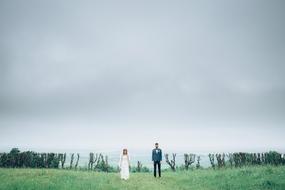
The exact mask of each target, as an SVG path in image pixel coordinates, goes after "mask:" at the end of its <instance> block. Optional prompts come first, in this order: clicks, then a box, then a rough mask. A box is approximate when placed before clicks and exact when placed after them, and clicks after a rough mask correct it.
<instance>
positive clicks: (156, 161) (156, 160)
mask: <svg viewBox="0 0 285 190" xmlns="http://www.w3.org/2000/svg"><path fill="white" fill-rule="evenodd" d="M161 160H162V151H161V149H160V148H158V143H155V149H153V150H152V161H153V167H154V170H153V172H154V177H156V167H158V176H159V177H161V171H160V165H161V164H160V162H161Z"/></svg>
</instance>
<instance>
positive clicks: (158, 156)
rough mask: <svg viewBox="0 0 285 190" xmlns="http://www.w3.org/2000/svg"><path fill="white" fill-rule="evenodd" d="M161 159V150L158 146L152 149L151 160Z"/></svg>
mask: <svg viewBox="0 0 285 190" xmlns="http://www.w3.org/2000/svg"><path fill="white" fill-rule="evenodd" d="M161 160H162V151H161V149H160V148H157V149H156V148H155V149H153V150H152V161H154V162H155V161H161Z"/></svg>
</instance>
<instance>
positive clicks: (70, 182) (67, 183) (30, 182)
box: [0, 166, 285, 190]
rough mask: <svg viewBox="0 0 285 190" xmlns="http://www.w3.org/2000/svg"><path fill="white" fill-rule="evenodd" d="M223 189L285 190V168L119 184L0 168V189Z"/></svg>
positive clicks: (141, 178)
mask: <svg viewBox="0 0 285 190" xmlns="http://www.w3.org/2000/svg"><path fill="white" fill-rule="evenodd" d="M11 189H13V190H16V189H17V190H21V189H28V190H32V189H37V190H46V189H63V190H64V189H66V190H88V189H102V190H117V189H122V190H156V189H158V190H159V189H163V190H179V189H181V190H183V189H185V190H191V189H195V190H199V189H201V190H202V189H203V190H223V189H231V190H235V189H242V190H245V189H256V190H262V189H264V190H268V189H280V190H281V189H282V190H284V189H285V167H284V166H282V167H273V166H266V167H247V168H239V169H221V170H216V171H214V170H211V169H206V170H194V171H188V172H187V171H180V172H176V173H173V172H170V171H169V172H164V173H162V178H161V179H155V178H153V176H152V173H131V177H130V179H129V180H128V181H122V180H121V179H120V178H119V174H118V173H109V174H108V173H98V172H88V171H68V170H55V169H0V190H11Z"/></svg>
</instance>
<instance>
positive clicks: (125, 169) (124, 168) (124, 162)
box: [119, 149, 131, 180]
mask: <svg viewBox="0 0 285 190" xmlns="http://www.w3.org/2000/svg"><path fill="white" fill-rule="evenodd" d="M130 166H131V164H130V157H129V155H128V150H127V149H123V154H121V156H120V161H119V168H120V174H121V179H124V180H127V179H129V176H130V172H129V168H130Z"/></svg>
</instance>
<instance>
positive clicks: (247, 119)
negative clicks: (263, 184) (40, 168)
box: [0, 0, 285, 151]
mask: <svg viewBox="0 0 285 190" xmlns="http://www.w3.org/2000/svg"><path fill="white" fill-rule="evenodd" d="M284 10H285V1H283V0H272V1H269V0H249V1H248V0H236V1H233V0H216V1H212V0H203V1H198V0H196V1H182V0H178V1H174V0H173V1H133V0H130V1H124V0H123V1H117V0H114V1H79V0H78V1H55V0H54V1H37V0H34V1H31V0H27V1H21V0H11V1H10V0H0V28H1V29H0V86H1V88H0V149H9V148H11V147H14V146H17V147H22V148H61V149H65V148H66V149H67V148H92V149H93V148H108V149H117V148H121V147H131V148H134V149H135V148H136V149H143V148H145V149H147V148H151V147H152V146H153V143H154V142H155V141H158V142H160V143H161V146H162V147H164V148H169V149H181V150H182V149H183V150H187V151H188V150H197V151H203V150H205V151H208V150H248V151H251V150H268V149H276V150H281V151H285V138H284V134H285V83H284V82H285V75H284V71H285V65H284V63H285V35H284V34H285V11H284Z"/></svg>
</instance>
